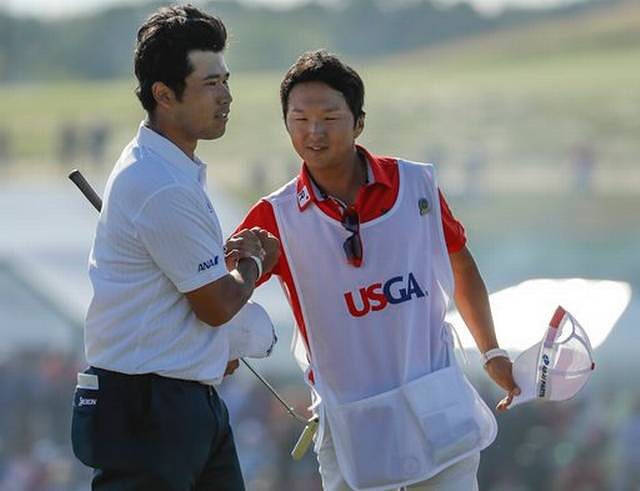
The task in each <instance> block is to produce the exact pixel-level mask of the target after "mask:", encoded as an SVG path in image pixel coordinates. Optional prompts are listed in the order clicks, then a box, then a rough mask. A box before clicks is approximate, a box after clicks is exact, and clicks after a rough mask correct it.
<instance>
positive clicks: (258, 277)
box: [249, 256, 262, 281]
mask: <svg viewBox="0 0 640 491" xmlns="http://www.w3.org/2000/svg"><path fill="white" fill-rule="evenodd" d="M249 259H253V262H254V263H256V267H257V268H258V276H256V281H258V280H259V279H260V278H261V277H262V259H260V258H259V257H258V256H249Z"/></svg>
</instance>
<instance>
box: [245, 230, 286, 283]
mask: <svg viewBox="0 0 640 491" xmlns="http://www.w3.org/2000/svg"><path fill="white" fill-rule="evenodd" d="M251 231H252V232H254V233H255V234H256V235H257V236H258V238H259V239H260V242H261V244H262V248H263V249H264V258H263V259H262V272H263V273H269V272H270V271H271V270H272V269H273V268H274V267H275V265H276V264H277V263H278V259H279V258H280V241H279V240H278V238H277V237H276V236H275V235H273V234H272V233H271V232H268V231H267V230H264V229H261V228H258V227H253V228H252V229H251Z"/></svg>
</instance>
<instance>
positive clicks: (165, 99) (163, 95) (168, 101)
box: [151, 82, 176, 108]
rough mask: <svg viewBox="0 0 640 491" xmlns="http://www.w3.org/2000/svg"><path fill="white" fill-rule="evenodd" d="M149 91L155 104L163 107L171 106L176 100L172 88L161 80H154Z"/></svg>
mask: <svg viewBox="0 0 640 491" xmlns="http://www.w3.org/2000/svg"><path fill="white" fill-rule="evenodd" d="M151 93H152V94H153V98H154V99H155V101H156V104H158V106H161V107H164V108H169V107H171V105H172V104H173V103H174V102H175V101H176V95H175V93H174V92H173V90H171V88H170V87H169V86H167V85H166V84H165V83H163V82H154V83H153V85H152V86H151Z"/></svg>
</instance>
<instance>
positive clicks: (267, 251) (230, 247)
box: [224, 227, 280, 278]
mask: <svg viewBox="0 0 640 491" xmlns="http://www.w3.org/2000/svg"><path fill="white" fill-rule="evenodd" d="M224 251H225V262H226V264H227V269H228V270H229V271H231V270H234V269H236V268H237V267H238V262H239V261H240V260H242V259H252V260H254V261H255V262H256V266H257V267H258V278H260V277H261V276H262V275H263V274H265V273H269V272H270V271H271V270H272V269H273V267H274V266H275V265H276V263H277V262H278V258H279V257H280V241H279V240H278V239H277V238H276V236H275V235H273V234H272V233H270V232H267V231H266V230H264V229H261V228H259V227H253V228H252V229H243V230H240V231H239V232H237V233H236V234H234V235H233V236H231V237H230V238H229V240H227V242H226V244H225V246H224Z"/></svg>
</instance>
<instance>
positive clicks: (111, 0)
mask: <svg viewBox="0 0 640 491" xmlns="http://www.w3.org/2000/svg"><path fill="white" fill-rule="evenodd" d="M242 1H243V2H244V3H248V4H261V5H271V6H275V7H282V8H286V7H289V6H291V5H296V4H301V3H305V2H307V1H308V0H242ZM320 1H321V2H322V3H339V2H340V0H320ZM387 1H388V2H406V1H411V0H387ZM439 1H440V2H442V3H445V4H446V3H454V2H456V1H458V0H439ZM469 1H470V2H471V3H473V4H474V6H475V7H476V8H477V9H478V10H480V11H483V12H486V13H496V12H499V11H500V10H501V9H502V8H504V7H505V6H509V5H512V6H526V7H549V6H553V5H558V4H563V3H569V2H570V0H469ZM146 2H147V0H0V6H1V8H2V9H4V10H5V11H6V10H8V11H9V12H11V13H16V14H21V15H35V16H39V17H48V18H55V17H64V16H67V15H73V14H78V13H84V12H87V11H92V10H96V9H99V8H101V7H106V6H108V5H116V4H135V3H146ZM167 3H171V2H169V1H167ZM191 3H193V4H195V5H197V4H198V0H191Z"/></svg>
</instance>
